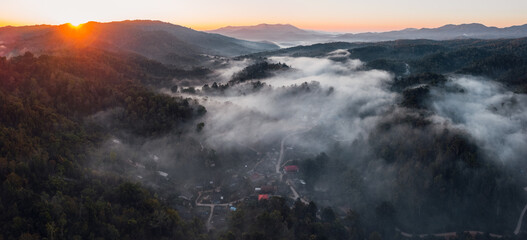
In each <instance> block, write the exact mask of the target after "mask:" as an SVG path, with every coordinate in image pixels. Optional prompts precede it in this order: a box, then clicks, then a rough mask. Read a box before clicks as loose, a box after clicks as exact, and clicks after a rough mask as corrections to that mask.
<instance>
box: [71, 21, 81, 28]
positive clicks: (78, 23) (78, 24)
mask: <svg viewBox="0 0 527 240" xmlns="http://www.w3.org/2000/svg"><path fill="white" fill-rule="evenodd" d="M82 24H83V23H82V22H70V23H68V25H70V27H72V28H80V27H81V26H82Z"/></svg>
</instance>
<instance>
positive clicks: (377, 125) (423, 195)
mask: <svg viewBox="0 0 527 240" xmlns="http://www.w3.org/2000/svg"><path fill="white" fill-rule="evenodd" d="M337 50H338V52H337ZM335 53H338V54H335ZM270 56H287V57H289V58H291V59H292V58H294V57H305V58H303V59H302V61H300V62H294V60H291V59H287V60H290V61H292V62H293V63H296V64H295V65H293V64H291V63H289V62H287V64H286V63H282V62H278V61H279V60H278V61H276V62H274V61H273V60H271V59H268V58H266V57H270ZM526 57H527V41H526V40H525V39H516V40H491V41H480V40H453V41H443V42H437V41H427V40H411V41H405V40H402V41H391V42H381V43H329V44H315V45H312V46H300V47H294V48H290V49H282V50H278V51H275V52H269V53H260V54H254V55H251V56H246V57H240V58H237V59H228V60H226V59H216V60H217V61H225V62H224V63H222V64H218V65H216V67H217V66H220V67H218V68H214V67H213V65H209V67H210V69H209V68H203V67H196V68H187V69H182V68H178V67H176V66H172V65H165V64H162V63H159V62H156V61H154V60H150V59H146V58H144V57H142V56H139V55H136V54H131V53H115V52H106V51H103V50H98V49H93V48H84V49H80V48H79V49H75V50H69V51H59V52H56V53H55V54H53V55H40V56H35V55H33V54H32V53H29V52H28V53H26V54H24V55H20V56H17V57H12V58H5V57H3V58H0V181H1V182H2V185H1V186H2V187H1V189H0V194H1V195H0V213H1V214H0V223H2V225H1V226H0V239H229V240H232V239H243V240H245V239H247V240H249V239H357V240H363V239H369V240H377V239H394V240H399V239H409V237H408V236H405V235H404V234H403V233H405V234H407V233H444V232H457V236H455V237H452V239H459V240H469V239H470V240H475V239H495V237H496V235H492V236H491V235H490V233H493V234H499V235H500V236H499V237H501V239H523V238H525V231H522V232H520V233H519V234H518V235H515V234H513V233H512V231H513V229H512V227H511V226H514V225H515V224H516V221H517V220H518V218H517V215H518V214H519V213H520V212H521V210H522V208H523V206H524V204H525V200H526V196H525V194H524V192H523V190H522V188H523V187H524V186H525V185H526V184H527V181H526V179H525V178H524V177H523V173H524V171H525V169H527V168H526V166H525V165H524V164H523V162H520V161H513V160H516V159H519V158H521V156H513V158H514V159H513V160H511V159H505V160H506V161H507V160H510V162H508V164H505V163H504V161H503V160H504V159H502V158H500V153H496V152H492V151H489V148H499V147H500V146H503V145H500V144H505V143H504V142H505V140H510V139H505V138H501V137H502V136H501V135H493V136H494V137H496V138H497V139H496V140H495V141H490V143H492V144H497V145H496V146H490V147H489V146H486V145H484V143H482V142H484V141H483V140H481V138H480V139H478V138H477V136H474V134H473V133H471V132H470V131H469V130H470V129H469V128H463V127H459V125H462V124H458V125H456V124H457V123H465V122H462V120H459V119H453V120H450V121H447V120H445V119H447V118H448V115H445V114H444V115H439V110H441V109H440V108H439V107H438V106H439V104H441V103H440V101H441V100H442V99H441V97H444V98H447V97H448V96H451V95H448V94H459V95H461V97H462V99H464V100H466V101H469V100H472V99H470V97H472V96H468V92H469V91H470V90H471V89H470V88H468V87H466V86H467V85H464V86H465V88H463V86H462V85H460V84H458V83H459V79H457V78H455V76H459V75H465V74H471V75H475V76H483V77H486V78H492V79H494V80H495V81H496V82H497V84H496V85H492V84H494V82H492V83H491V82H490V81H489V82H488V84H489V88H488V89H486V91H487V92H492V93H493V94H494V92H493V91H496V92H498V93H499V94H495V95H492V96H493V97H494V96H497V95H499V96H497V97H496V99H497V100H496V103H494V102H493V103H492V104H490V105H485V106H484V108H483V110H482V111H484V113H485V114H487V115H485V117H489V116H490V115H492V114H495V115H499V117H500V119H501V120H502V121H503V122H504V123H505V124H509V125H511V127H510V128H509V129H506V131H507V132H506V133H499V134H516V132H514V131H518V130H517V129H520V130H519V131H524V129H525V118H524V115H522V112H521V111H523V108H522V106H521V105H522V103H523V102H524V100H525V98H523V97H524V96H523V95H521V94H524V93H526V92H527V84H526V80H527V79H526V77H527V62H526V60H525V59H526ZM246 58H248V59H246ZM278 59H280V58H278ZM354 59H360V60H361V62H360V64H359V65H357V66H358V67H357V68H353V67H350V66H351V65H352V64H348V63H349V62H351V61H354ZM238 60H244V61H239V62H242V63H243V64H240V63H239V62H236V61H238ZM320 60H324V61H320ZM229 61H233V62H234V63H229ZM348 61H349V62H348ZM320 62H322V63H320ZM229 64H232V65H233V66H234V65H236V64H239V66H237V67H239V68H233V69H238V70H237V71H233V72H230V70H229V69H228V67H229V66H230V65H229ZM302 64H305V65H302ZM324 64H326V65H324ZM346 64H348V65H346ZM240 66H243V67H240ZM290 66H292V67H290ZM304 68H314V69H315V70H316V71H313V72H309V71H305V70H306V69H304ZM317 68H320V69H317ZM226 69H227V70H226ZM378 69H380V70H384V71H379V70H378ZM222 71H226V72H228V73H230V74H229V75H228V76H226V74H224V75H225V76H224V75H222V74H221V73H222ZM310 74H311V75H310ZM275 76H279V78H280V77H283V78H285V79H286V80H289V81H287V82H288V84H290V83H291V84H290V85H285V84H284V85H283V86H271V85H270V83H268V82H267V80H269V79H272V78H273V77H275ZM453 76H454V77H453ZM474 79H475V80H474ZM474 79H472V78H471V79H470V80H471V81H475V82H478V81H480V82H481V81H484V80H481V79H480V78H474ZM274 80H276V79H274ZM462 80H463V79H462ZM465 80H466V79H465ZM295 81H296V82H295ZM308 81H309V82H308ZM454 81H458V82H454ZM467 81H468V80H467ZM485 81H486V80H485ZM211 82H212V84H211ZM293 82H294V83H293ZM343 82H344V83H343ZM349 82H351V83H353V84H348V83H349ZM273 83H277V84H278V82H277V81H275V82H273ZM498 83H499V84H498ZM203 84H204V85H203ZM209 84H210V85H209ZM469 84H474V83H473V82H469ZM201 85H202V86H203V87H202V88H201V89H197V88H196V86H201ZM494 86H498V87H495V88H494ZM198 88H199V87H198ZM489 89H490V90H489ZM465 93H467V94H465ZM463 94H465V95H463ZM500 94H501V95H500ZM520 95H521V96H520ZM183 96H191V97H195V99H193V98H186V97H183ZM198 98H199V99H198ZM377 100H379V102H380V103H379V102H377ZM498 100H499V101H498ZM202 104H203V105H202ZM458 104H459V103H458ZM204 105H206V106H207V108H205V106H204ZM447 110H451V109H447ZM462 110H465V109H462ZM451 111H452V112H454V113H452V114H454V115H455V111H454V110H451ZM450 113H451V112H447V114H450ZM455 117H458V118H460V119H461V118H462V117H459V116H455ZM491 117H492V116H491ZM456 121H459V122H456ZM515 124H518V126H519V127H518V126H516V125H515ZM522 124H523V125H522ZM491 127H492V126H489V128H491ZM515 127H516V128H515ZM356 132H360V134H357V135H354V134H355V133H356ZM521 134H524V133H520V134H519V136H518V134H516V135H514V137H515V138H514V139H512V140H517V142H520V143H522V140H523V139H524V138H522V137H523V136H524V135H521ZM507 136H508V135H507ZM504 139H505V140H504ZM286 140H287V141H286ZM484 140H485V139H484ZM492 140H493V139H492ZM515 143H516V142H515ZM485 146H486V147H485ZM321 149H323V150H321ZM491 150H495V149H491ZM513 150H516V149H513ZM509 151H511V152H512V153H514V154H516V153H518V152H519V153H520V154H521V153H522V152H520V151H516V152H514V151H512V150H510V149H509ZM160 159H161V160H160ZM280 160H281V161H283V162H280ZM500 161H501V162H500ZM281 163H283V164H282V165H280V164H281ZM286 163H287V164H291V165H296V166H298V169H299V172H298V173H294V174H292V175H291V176H290V175H288V174H286V173H282V172H280V171H281V167H282V166H284V165H285V164H286ZM275 164H276V165H275ZM284 171H285V170H284ZM254 176H256V177H254ZM253 177H254V178H253ZM259 178H260V180H258V179H259ZM254 179H256V180H254ZM266 185H269V186H266ZM262 186H265V187H271V188H272V189H276V192H275V195H274V196H273V194H271V196H266V198H265V199H262V200H260V199H258V196H259V195H258V191H260V190H256V189H261V187H262ZM293 186H295V187H296V188H297V190H298V192H299V193H296V191H293V192H294V193H295V194H296V195H294V194H293V195H291V193H292V192H291V190H292V189H293ZM295 198H296V199H295ZM239 199H242V200H239ZM306 199H307V200H308V201H306ZM210 204H212V207H211V206H209V205H210ZM214 204H217V205H218V206H217V207H218V208H219V207H222V208H224V210H218V209H217V210H216V211H225V212H224V213H223V214H224V216H226V217H225V219H222V220H221V221H224V224H223V225H222V223H217V224H216V225H214V226H219V227H218V228H217V229H216V228H215V227H214V226H213V224H211V223H212V222H213V221H211V219H213V218H214V219H216V220H219V219H221V216H220V217H218V216H216V215H214V214H213V212H214ZM198 205H200V206H198ZM219 205H221V206H219ZM209 207H210V210H209ZM176 209H177V210H176ZM233 209H234V210H233ZM200 214H201V215H200ZM209 214H210V215H209ZM208 216H210V217H208ZM520 224H522V225H523V227H525V226H524V225H525V224H523V223H521V222H520ZM467 230H476V231H481V234H477V235H475V234H470V233H469V232H466V231H467ZM483 232H484V233H483ZM501 235H502V236H501ZM493 236H494V237H493ZM422 239H443V238H441V237H433V236H426V237H423V238H422Z"/></svg>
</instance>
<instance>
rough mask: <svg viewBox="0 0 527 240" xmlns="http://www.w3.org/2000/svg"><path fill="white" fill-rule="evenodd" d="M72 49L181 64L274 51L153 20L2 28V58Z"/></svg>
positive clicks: (267, 46)
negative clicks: (209, 56) (214, 57)
mask: <svg viewBox="0 0 527 240" xmlns="http://www.w3.org/2000/svg"><path fill="white" fill-rule="evenodd" d="M71 47H96V48H102V49H104V50H110V51H127V52H133V53H137V54H140V55H143V56H146V57H148V58H150V59H154V60H157V61H160V62H163V63H168V64H185V65H193V64H197V63H198V62H200V60H199V59H201V58H203V56H204V55H216V56H226V57H232V56H237V55H243V54H247V53H255V52H260V51H266V50H273V49H278V46H276V45H274V44H271V43H262V42H251V41H246V40H240V39H235V38H232V37H227V36H223V35H219V34H213V33H206V32H200V31H196V30H193V29H191V28H187V27H184V26H180V25H175V24H171V23H166V22H161V21H152V20H126V21H119V22H105V23H100V22H87V23H85V24H82V25H81V26H80V27H74V26H72V25H69V24H62V25H44V26H23V27H11V26H9V27H2V28H0V56H16V55H20V54H23V53H24V52H26V51H31V52H33V53H36V54H41V53H50V52H54V51H57V50H60V49H64V48H71Z"/></svg>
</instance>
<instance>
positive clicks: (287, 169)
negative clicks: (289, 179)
mask: <svg viewBox="0 0 527 240" xmlns="http://www.w3.org/2000/svg"><path fill="white" fill-rule="evenodd" d="M299 170H300V169H299V168H298V166H297V165H289V166H285V167H284V171H285V172H287V173H291V172H298V171H299Z"/></svg>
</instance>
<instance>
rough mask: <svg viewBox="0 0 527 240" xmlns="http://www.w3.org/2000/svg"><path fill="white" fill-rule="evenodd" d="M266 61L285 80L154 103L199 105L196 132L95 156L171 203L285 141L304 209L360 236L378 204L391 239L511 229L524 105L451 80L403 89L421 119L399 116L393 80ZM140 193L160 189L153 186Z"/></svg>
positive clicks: (229, 71)
mask: <svg viewBox="0 0 527 240" xmlns="http://www.w3.org/2000/svg"><path fill="white" fill-rule="evenodd" d="M266 61H269V62H273V63H285V64H287V65H288V66H289V67H290V68H291V69H289V70H287V71H279V72H277V73H275V74H272V75H271V77H268V78H265V79H258V81H260V83H259V85H258V86H259V87H258V88H254V85H253V82H251V81H247V82H242V83H237V84H232V85H229V86H230V87H229V88H226V89H225V90H224V91H222V92H221V94H219V93H214V94H212V93H210V92H209V93H207V92H206V91H199V90H198V94H186V93H185V94H182V93H172V92H170V91H164V92H165V93H167V94H173V95H181V94H182V95H184V96H185V97H191V98H196V99H198V100H199V103H200V104H202V105H204V106H205V107H206V109H207V113H206V114H205V115H204V116H203V117H201V118H200V119H198V121H197V122H196V123H198V122H203V123H204V127H203V126H202V127H199V128H194V124H196V123H188V124H187V125H188V126H190V127H187V128H186V129H185V130H182V129H178V130H174V131H171V132H167V133H166V134H164V135H162V136H157V137H150V138H141V137H133V136H132V137H130V139H134V138H139V139H141V140H140V141H128V142H127V141H123V143H119V144H123V145H126V146H125V147H119V148H120V149H121V150H119V148H117V147H115V146H114V147H110V148H109V149H108V147H107V148H106V149H105V150H104V152H107V151H114V152H117V153H118V155H120V156H121V157H122V158H125V159H131V160H130V165H131V166H133V165H134V164H135V165H136V166H135V167H132V169H135V170H133V171H132V172H133V174H135V175H138V174H139V173H138V172H137V164H136V163H139V164H140V165H139V166H140V167H143V165H146V168H147V169H151V170H156V171H161V172H163V173H168V178H169V179H170V181H171V184H174V190H173V191H175V192H184V191H187V190H188V189H190V188H191V187H189V186H195V185H203V184H204V183H205V184H206V183H208V182H209V181H210V182H211V184H212V182H222V181H223V182H225V181H227V180H226V179H228V178H230V177H231V176H232V175H233V172H236V173H242V174H246V172H247V171H248V170H250V166H252V165H254V164H255V163H256V162H258V161H259V160H260V159H261V156H262V155H260V154H261V153H271V152H274V153H276V154H278V152H279V151H280V147H281V142H282V140H284V142H285V146H286V147H287V149H288V150H286V151H285V153H284V155H285V157H284V162H292V163H295V164H297V165H299V166H300V169H301V174H300V177H301V178H303V179H304V180H305V181H306V183H307V185H306V189H305V190H303V191H302V193H303V194H305V196H306V197H307V198H308V199H309V200H313V201H314V202H315V203H317V204H319V205H322V206H331V207H334V208H336V209H340V210H339V211H345V210H343V209H351V210H353V211H356V212H359V213H360V214H362V215H363V216H364V219H365V220H364V221H366V222H367V223H369V224H372V225H375V224H378V223H379V222H382V221H380V220H379V218H380V217H381V216H380V215H379V214H378V211H376V209H378V206H380V205H382V204H384V205H382V206H391V207H392V208H393V209H394V211H395V212H396V213H397V214H396V215H395V216H393V219H392V220H393V224H395V225H396V227H399V228H401V229H402V230H407V231H414V232H423V233H425V232H441V231H459V230H467V229H466V228H470V229H471V230H472V229H475V230H478V229H483V228H485V230H489V231H491V230H492V231H495V232H503V231H510V230H511V228H512V227H513V226H512V225H513V224H515V221H517V216H518V214H519V212H520V211H521V209H522V208H523V204H525V203H524V200H525V196H524V193H523V190H522V188H523V187H524V186H523V185H524V183H525V181H524V179H523V177H521V175H520V174H518V172H517V171H516V170H515V169H524V168H525V166H524V165H523V163H522V162H521V160H523V159H524V158H525V156H527V150H526V149H525V146H527V134H526V133H527V132H526V131H527V124H526V123H527V114H526V111H525V106H526V104H527V96H525V95H524V94H516V93H513V92H510V91H508V90H507V89H506V87H504V86H501V85H500V84H498V83H496V82H493V81H492V80H489V79H483V78H480V77H475V76H457V75H452V76H449V77H448V78H447V81H446V82H444V83H439V84H431V85H427V84H424V85H423V84H421V85H419V86H410V87H408V88H415V87H418V88H423V89H424V91H423V92H424V93H425V94H424V95H423V96H425V97H424V99H422V101H423V103H421V105H422V106H423V107H421V108H412V107H409V106H403V104H401V103H402V102H403V101H404V99H403V98H404V96H403V94H402V92H400V90H394V88H393V87H392V85H393V84H394V82H395V81H397V79H396V78H395V77H394V75H393V74H391V73H389V72H386V71H381V70H368V69H367V68H365V67H364V66H363V65H364V64H363V63H362V62H361V61H360V60H357V59H349V54H348V51H339V50H337V51H334V52H331V53H329V54H328V55H327V56H325V57H320V58H309V57H271V58H269V59H266ZM252 63H253V61H252V60H242V61H235V60H231V61H230V62H229V63H228V64H227V67H225V68H223V69H220V70H217V71H216V72H215V73H213V74H212V76H214V79H216V80H217V81H218V83H219V84H227V83H228V82H229V80H230V78H231V77H232V76H233V75H234V74H235V73H236V72H239V71H241V70H242V69H243V68H244V67H246V66H248V65H250V64H252ZM254 81H256V80H254ZM206 82H207V83H208V84H210V80H207V81H206ZM121 136H126V135H121ZM286 136H287V138H286ZM284 138H285V139H284ZM121 140H122V139H121ZM113 144H114V145H115V143H113ZM109 145H110V146H113V145H112V144H109ZM293 149H294V150H293ZM509 163H514V164H513V165H511V166H508V164H509ZM251 164H252V165H251ZM309 169H311V170H309ZM313 169H315V170H313ZM515 171H516V172H515ZM143 174H144V172H143ZM151 174H152V173H151ZM155 174H156V173H155V172H154V175H155ZM143 177H144V176H142V175H141V179H142V178H143ZM152 179H154V180H152ZM141 181H146V182H152V181H153V183H152V184H153V185H154V186H159V185H163V184H165V185H167V188H170V185H169V184H170V183H168V184H167V183H166V182H163V181H164V180H159V179H157V180H156V179H155V178H150V179H149V180H144V179H142V180H141ZM183 185H184V186H183ZM248 194H249V193H248ZM481 199H485V200H481ZM474 201H476V202H477V203H474ZM386 204H388V205H386ZM476 216H478V217H476ZM392 220H391V221H392Z"/></svg>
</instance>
